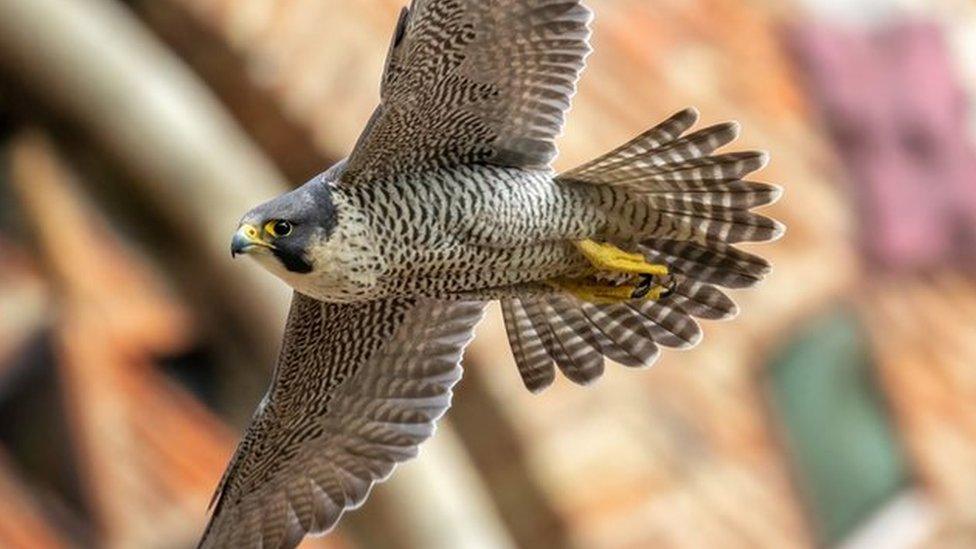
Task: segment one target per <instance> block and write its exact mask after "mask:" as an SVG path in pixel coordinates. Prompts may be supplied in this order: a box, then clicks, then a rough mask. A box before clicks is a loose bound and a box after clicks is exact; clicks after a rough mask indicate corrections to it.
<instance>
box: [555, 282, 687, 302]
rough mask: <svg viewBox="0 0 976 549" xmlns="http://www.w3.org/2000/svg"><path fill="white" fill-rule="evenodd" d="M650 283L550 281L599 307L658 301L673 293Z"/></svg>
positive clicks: (558, 288) (557, 287) (558, 287)
mask: <svg viewBox="0 0 976 549" xmlns="http://www.w3.org/2000/svg"><path fill="white" fill-rule="evenodd" d="M648 282H649V281H641V282H640V283H638V284H612V283H610V282H604V281H600V280H596V279H594V278H556V279H553V280H550V281H549V284H550V285H551V286H552V287H554V288H556V289H557V290H560V291H563V292H566V293H568V294H571V295H573V296H575V297H577V298H578V299H580V300H582V301H586V302H588V303H595V304H597V305H605V304H610V303H620V302H622V301H634V300H640V301H657V300H659V299H661V298H662V297H665V296H667V295H669V294H670V293H671V288H669V287H667V286H649V285H648Z"/></svg>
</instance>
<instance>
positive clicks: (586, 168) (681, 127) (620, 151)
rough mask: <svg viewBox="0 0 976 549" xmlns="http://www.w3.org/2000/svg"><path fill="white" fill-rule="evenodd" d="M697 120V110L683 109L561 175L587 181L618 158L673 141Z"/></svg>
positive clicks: (635, 154) (644, 152)
mask: <svg viewBox="0 0 976 549" xmlns="http://www.w3.org/2000/svg"><path fill="white" fill-rule="evenodd" d="M697 121H698V111H697V110H695V109H685V110H683V111H681V112H679V113H677V114H675V115H673V116H671V117H670V118H668V119H667V120H665V121H664V122H661V123H660V124H658V125H657V126H654V127H653V128H651V129H649V130H647V131H646V132H644V133H642V134H640V135H638V136H637V137H635V138H634V139H632V140H630V141H628V142H627V143H625V144H624V145H622V146H620V147H618V148H617V149H615V150H614V151H613V152H612V153H610V154H607V155H604V156H601V157H600V158H597V159H596V160H593V161H591V162H588V163H586V164H583V165H582V166H580V167H578V168H576V169H574V170H572V171H570V172H567V173H566V174H565V175H564V176H563V177H565V178H567V179H581V180H585V181H589V180H591V179H592V178H593V177H595V176H596V174H599V173H601V172H605V171H607V166H611V165H613V164H614V163H615V162H617V161H618V160H620V159H626V158H634V157H639V156H644V155H647V154H648V153H649V152H651V151H653V150H655V149H658V148H660V147H661V146H663V145H665V144H668V143H672V142H674V141H675V140H676V139H678V138H679V137H681V134H683V133H685V132H686V131H688V129H689V128H691V127H692V126H694V125H695V122H697Z"/></svg>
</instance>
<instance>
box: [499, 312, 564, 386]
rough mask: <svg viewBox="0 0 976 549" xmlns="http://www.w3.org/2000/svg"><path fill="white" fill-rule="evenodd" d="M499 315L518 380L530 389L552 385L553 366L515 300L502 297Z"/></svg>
mask: <svg viewBox="0 0 976 549" xmlns="http://www.w3.org/2000/svg"><path fill="white" fill-rule="evenodd" d="M501 305H502V316H503V317H504V318H505V331H506V333H507V334H508V344H509V346H510V347H511V349H512V354H513V355H514V356H515V364H516V365H517V366H518V371H519V375H520V376H521V377H522V383H524V384H525V387H526V388H527V389H528V390H529V391H531V392H533V393H539V392H541V391H543V390H544V389H545V388H546V387H548V386H550V385H552V382H553V381H555V379H556V368H555V366H554V364H553V361H552V358H550V356H549V353H548V351H547V350H546V349H545V347H543V344H542V340H541V339H540V337H539V334H538V333H536V330H535V327H534V326H533V325H532V321H531V320H530V319H529V315H528V313H527V312H526V311H525V308H524V307H523V306H522V302H521V301H519V300H517V299H506V300H503V301H502V303H501Z"/></svg>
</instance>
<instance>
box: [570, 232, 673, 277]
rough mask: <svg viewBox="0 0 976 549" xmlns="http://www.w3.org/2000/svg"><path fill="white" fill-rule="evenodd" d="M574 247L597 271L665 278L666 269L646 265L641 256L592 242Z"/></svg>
mask: <svg viewBox="0 0 976 549" xmlns="http://www.w3.org/2000/svg"><path fill="white" fill-rule="evenodd" d="M575 244H576V247H577V248H578V249H579V251H580V252H581V253H582V254H583V256H584V257H586V259H587V260H588V261H589V262H590V263H592V264H593V266H594V267H595V268H596V269H597V270H598V271H607V272H615V273H627V274H635V275H653V276H667V275H668V267H667V266H666V265H658V264H655V263H648V262H647V260H646V259H644V256H642V255H641V254H632V253H628V252H625V251H623V250H621V249H620V248H618V247H616V246H614V245H613V244H599V243H597V242H594V241H592V240H580V241H579V242H576V243H575Z"/></svg>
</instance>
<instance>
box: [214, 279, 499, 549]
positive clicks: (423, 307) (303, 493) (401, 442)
mask: <svg viewBox="0 0 976 549" xmlns="http://www.w3.org/2000/svg"><path fill="white" fill-rule="evenodd" d="M483 309H484V305H483V304H481V303H461V302H435V301H427V300H423V301H416V300H405V299H392V300H385V301H374V302H370V303H362V304H353V305H338V304H327V303H322V302H319V301H315V300H313V299H311V298H309V297H305V296H303V295H301V294H295V298H294V300H293V302H292V308H291V312H290V314H289V318H288V325H287V328H286V330H285V340H284V345H283V348H282V351H281V356H280V358H279V361H278V366H277V368H276V370H275V373H274V378H273V380H272V383H271V388H270V389H269V391H268V393H267V395H266V396H265V398H264V400H262V402H261V404H260V405H259V406H258V409H257V411H256V412H255V415H254V418H253V419H252V421H251V425H250V426H249V427H248V429H247V432H246V433H245V435H244V438H243V439H242V440H241V443H240V445H239V446H238V448H237V451H236V452H235V454H234V457H233V459H232V460H231V462H230V465H229V466H228V468H227V471H226V472H225V473H224V478H223V479H222V480H221V482H220V486H219V487H218V489H217V493H216V495H215V496H214V497H215V498H216V505H215V507H214V512H213V516H212V517H211V519H210V524H208V526H207V530H206V531H205V533H204V535H203V539H202V540H201V542H200V546H201V547H233V548H247V547H293V546H295V545H297V544H298V543H299V542H300V541H301V539H302V537H304V535H305V534H306V533H312V534H320V533H324V532H326V531H328V530H329V529H331V528H332V527H333V526H334V525H335V524H336V522H337V521H338V520H339V518H340V517H341V516H342V513H343V512H344V511H345V510H346V509H353V508H356V507H358V506H359V505H361V504H362V503H363V501H364V500H365V499H366V496H367V494H368V493H369V490H370V488H371V487H372V485H373V483H374V482H377V481H381V480H384V479H386V478H387V477H388V476H389V475H390V473H391V472H392V471H393V468H394V467H395V465H396V464H397V463H399V462H401V461H404V460H407V459H410V458H412V457H414V456H416V455H417V446H418V445H419V444H420V443H421V442H423V441H424V440H426V439H427V438H429V437H430V436H431V434H433V432H434V422H435V421H436V420H437V419H438V418H440V416H441V415H443V414H444V412H445V411H446V410H447V408H448V407H449V406H450V403H451V388H452V387H453V386H454V384H455V383H456V382H457V381H458V380H459V379H460V378H461V366H460V359H461V353H462V352H463V350H464V347H465V345H467V343H468V342H469V341H470V340H471V338H472V332H473V328H474V326H475V325H476V324H477V323H478V321H479V320H480V319H481V316H482V312H483Z"/></svg>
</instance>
